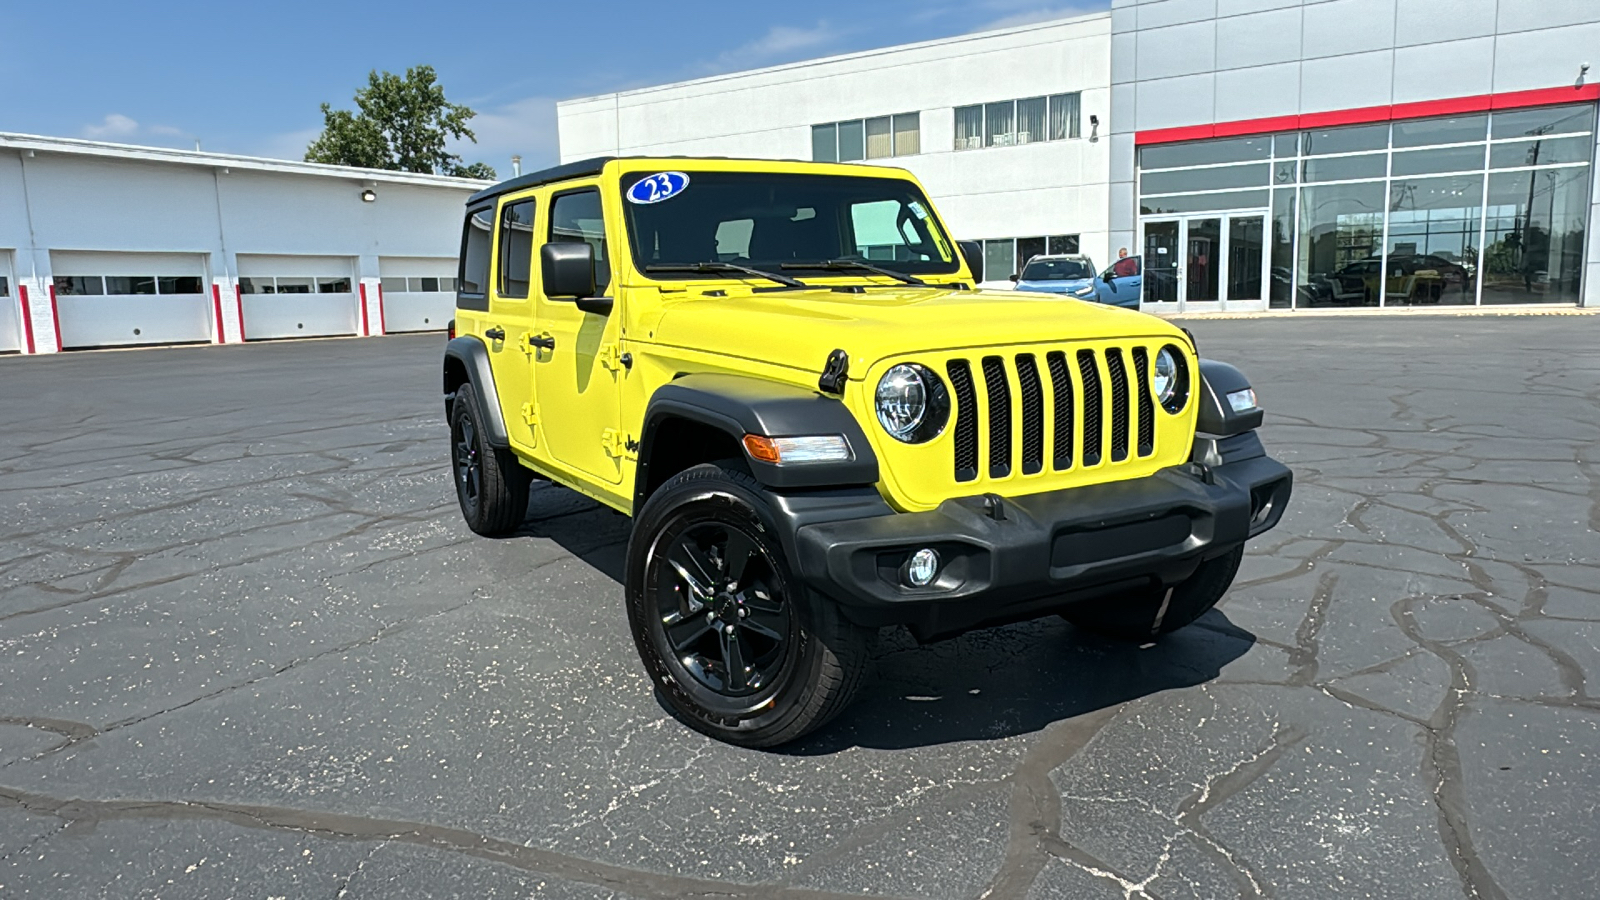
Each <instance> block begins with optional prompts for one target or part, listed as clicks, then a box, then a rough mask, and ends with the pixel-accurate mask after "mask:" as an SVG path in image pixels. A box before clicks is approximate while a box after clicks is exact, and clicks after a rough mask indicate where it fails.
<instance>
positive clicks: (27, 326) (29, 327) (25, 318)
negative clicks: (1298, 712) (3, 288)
mask: <svg viewBox="0 0 1600 900" xmlns="http://www.w3.org/2000/svg"><path fill="white" fill-rule="evenodd" d="M17 299H18V300H21V301H22V334H23V335H24V336H25V337H26V338H27V340H28V352H29V353H38V352H39V351H38V349H36V348H35V347H34V346H33V310H31V309H29V308H28V286H27V285H25V284H18V285H17Z"/></svg>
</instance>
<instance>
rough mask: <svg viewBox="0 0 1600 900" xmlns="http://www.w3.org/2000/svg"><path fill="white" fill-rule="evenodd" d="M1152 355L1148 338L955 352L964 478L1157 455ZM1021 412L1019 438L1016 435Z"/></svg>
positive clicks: (959, 469) (960, 476) (959, 460)
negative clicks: (1037, 350) (958, 355)
mask: <svg viewBox="0 0 1600 900" xmlns="http://www.w3.org/2000/svg"><path fill="white" fill-rule="evenodd" d="M1130 359H1131V363H1132V364H1131V365H1130V364H1129V363H1130ZM1150 362H1151V361H1150V352H1149V351H1148V350H1147V349H1146V348H1144V347H1133V348H1131V349H1125V348H1121V347H1108V348H1104V349H1100V350H1089V349H1083V350H1077V351H1062V350H1052V351H1049V352H1047V353H1045V354H1043V359H1042V360H1041V359H1040V357H1039V355H1038V354H1034V353H1017V354H1008V355H1006V356H999V355H989V356H984V357H981V358H979V359H977V360H967V359H952V360H950V361H949V363H948V364H947V365H946V367H945V371H946V372H947V373H948V374H949V376H950V386H951V393H952V394H953V395H954V399H955V411H954V414H955V427H954V432H955V433H954V437H955V441H954V444H955V459H954V463H955V476H956V481H976V480H977V479H978V475H979V473H980V472H984V473H987V474H988V477H989V478H1005V477H1006V476H1008V475H1010V474H1011V473H1012V472H1018V471H1020V472H1021V473H1022V474H1023V475H1036V474H1038V473H1040V472H1043V471H1044V470H1045V469H1046V468H1047V465H1048V468H1050V469H1051V470H1052V471H1056V472H1064V471H1067V470H1069V469H1072V468H1073V467H1074V466H1078V467H1087V466H1096V465H1099V464H1100V463H1101V461H1102V457H1103V456H1104V455H1105V454H1107V453H1109V459H1108V461H1109V462H1111V463H1113V464H1115V463H1124V462H1127V461H1128V460H1129V459H1130V458H1141V459H1142V458H1145V457H1148V456H1151V455H1152V454H1154V453H1155V434H1156V409H1155V398H1154V397H1152V396H1151V394H1150ZM974 369H976V370H977V371H976V372H975V371H974ZM1041 370H1042V373H1041ZM980 381H981V383H982V386H983V389H984V392H983V394H982V399H981V401H980V395H979V393H978V386H979V382H980ZM1047 408H1048V411H1049V412H1050V414H1051V416H1052V418H1051V419H1050V420H1049V422H1050V424H1049V425H1048V426H1047V424H1046V423H1047V420H1046V416H1045V413H1046V410H1047ZM1019 418H1020V420H1021V422H1022V428H1021V436H1022V440H1021V443H1020V445H1019V444H1018V443H1017V442H1016V441H1013V440H1012V422H1013V421H1014V420H1016V419H1019ZM980 435H981V436H982V437H983V438H984V439H985V440H984V441H983V442H982V446H981V448H980V443H979V436H980ZM1108 439H1109V440H1108ZM1108 444H1109V447H1108V446H1107V445H1108ZM980 453H981V454H982V458H980Z"/></svg>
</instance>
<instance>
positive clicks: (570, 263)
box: [539, 243, 594, 300]
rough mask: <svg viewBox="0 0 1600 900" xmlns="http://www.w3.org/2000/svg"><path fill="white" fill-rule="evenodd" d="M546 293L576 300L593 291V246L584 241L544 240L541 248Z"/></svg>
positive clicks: (541, 265) (541, 263) (591, 294)
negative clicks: (551, 241)
mask: <svg viewBox="0 0 1600 900" xmlns="http://www.w3.org/2000/svg"><path fill="white" fill-rule="evenodd" d="M539 275H540V277H541V278H542V279H543V289H544V295H545V296H546V297H549V298H550V299H552V300H576V299H578V298H579V297H590V296H593V294H594V247H592V246H590V245H589V244H584V243H573V244H545V245H544V247H542V248H540V250H539Z"/></svg>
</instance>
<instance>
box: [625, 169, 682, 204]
mask: <svg viewBox="0 0 1600 900" xmlns="http://www.w3.org/2000/svg"><path fill="white" fill-rule="evenodd" d="M688 187H689V176H688V175H685V174H683V173H682V172H657V173H656V174H654V175H646V176H645V177H644V178H641V179H639V181H638V183H636V184H635V185H634V186H633V187H631V188H628V202H629V203H660V202H661V201H663V200H670V199H672V198H673V197H676V196H678V195H679V194H681V193H683V192H684V191H685V190H686V189H687V188H688Z"/></svg>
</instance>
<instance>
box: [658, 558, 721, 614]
mask: <svg viewBox="0 0 1600 900" xmlns="http://www.w3.org/2000/svg"><path fill="white" fill-rule="evenodd" d="M685 555H687V554H685ZM667 565H669V566H671V567H672V568H673V571H675V572H677V573H678V577H679V578H682V579H683V583H684V584H686V585H688V586H689V593H690V595H691V597H692V599H693V600H694V602H695V603H697V604H703V603H705V602H706V601H707V600H710V599H711V587H710V585H708V584H706V583H705V582H703V581H701V580H700V579H699V578H696V577H695V576H694V573H692V572H690V571H689V570H688V569H687V568H685V567H684V565H683V563H681V562H679V561H677V560H675V559H672V558H670V557H669V558H668V559H667Z"/></svg>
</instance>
